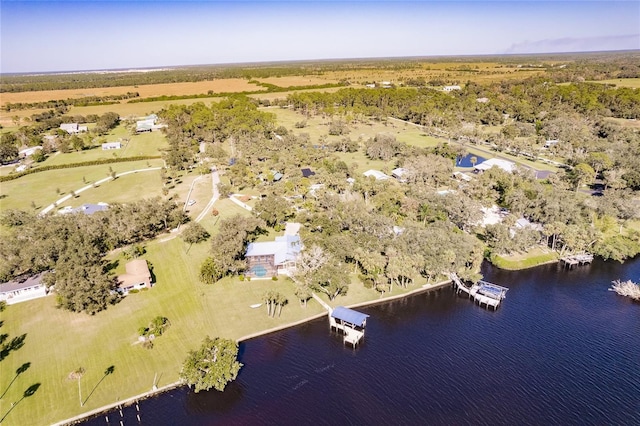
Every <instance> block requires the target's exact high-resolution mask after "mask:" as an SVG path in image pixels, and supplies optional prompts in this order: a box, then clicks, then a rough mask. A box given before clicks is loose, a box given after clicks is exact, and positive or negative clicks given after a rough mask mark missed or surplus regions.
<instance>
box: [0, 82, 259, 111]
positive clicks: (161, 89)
mask: <svg viewBox="0 0 640 426" xmlns="http://www.w3.org/2000/svg"><path fill="white" fill-rule="evenodd" d="M210 90H211V91H213V92H214V93H223V92H224V93H227V92H248V91H259V90H266V89H265V88H263V87H260V86H257V85H255V84H252V83H249V81H248V80H245V79H242V78H227V79H220V80H211V81H198V82H193V83H168V84H145V85H140V86H121V87H99V88H92V89H71V90H45V91H40V92H19V93H3V94H2V97H1V98H0V99H1V100H0V107H2V106H4V105H6V104H7V103H18V102H27V103H31V102H43V101H51V100H58V99H72V98H83V97H87V96H108V95H124V94H126V93H128V92H138V93H139V94H140V98H143V99H144V98H150V97H154V96H162V95H166V96H173V95H198V94H202V93H207V92H208V91H210Z"/></svg>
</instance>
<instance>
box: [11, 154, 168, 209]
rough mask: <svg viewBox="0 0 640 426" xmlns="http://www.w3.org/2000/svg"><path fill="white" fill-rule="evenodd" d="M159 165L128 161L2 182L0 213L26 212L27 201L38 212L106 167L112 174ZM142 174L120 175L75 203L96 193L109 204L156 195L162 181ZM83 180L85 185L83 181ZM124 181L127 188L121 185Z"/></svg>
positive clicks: (100, 174)
mask: <svg viewBox="0 0 640 426" xmlns="http://www.w3.org/2000/svg"><path fill="white" fill-rule="evenodd" d="M162 165H163V162H162V160H149V161H132V162H126V163H115V164H104V165H99V166H86V167H75V168H71V169H61V170H49V171H46V172H41V173H34V174H31V175H27V176H23V177H21V178H18V179H15V180H11V181H9V182H3V183H2V186H1V187H0V188H1V195H3V196H5V197H3V198H2V199H1V200H0V206H1V208H2V209H3V210H4V209H22V210H30V209H32V207H31V202H32V201H33V202H34V203H35V204H36V208H37V209H42V208H44V207H46V206H47V205H49V204H51V203H53V202H54V201H56V200H58V199H60V198H61V196H63V195H64V194H68V193H69V191H76V190H78V189H79V188H82V187H84V186H86V185H87V184H90V183H91V182H95V181H98V180H100V179H103V178H105V177H107V175H108V173H109V167H111V168H112V169H113V171H115V172H116V173H121V172H126V171H129V170H137V169H145V168H147V167H161V166H162ZM145 173H151V174H152V175H153V176H155V178H151V177H149V175H146V174H145ZM145 173H141V174H134V175H131V176H129V175H128V176H123V177H122V178H118V179H116V180H115V181H113V182H109V183H106V184H103V185H101V186H100V187H99V188H91V189H89V190H87V191H85V192H83V193H81V194H79V195H80V197H79V198H77V199H76V200H77V201H78V204H82V203H84V202H90V201H89V200H91V199H92V197H93V194H99V197H100V199H99V200H97V201H104V202H106V203H109V202H110V201H111V202H113V201H119V200H124V199H127V200H128V199H138V198H145V197H146V198H148V197H149V196H150V195H149V194H152V193H154V192H157V193H160V190H161V185H162V182H161V181H160V178H159V177H158V176H157V174H156V173H157V172H145ZM83 177H84V179H85V181H86V182H87V184H85V183H84V182H83V180H82V178H83ZM135 179H141V180H145V181H146V179H151V180H149V181H147V182H148V184H149V185H148V186H144V185H140V184H137V183H135V182H136V181H135ZM118 181H120V182H118ZM127 182H128V183H129V185H131V186H127V185H125V184H126V183H127ZM110 185H115V186H110ZM122 185H124V186H122ZM56 188H57V189H60V195H59V194H58V193H57V192H56ZM131 188H136V190H135V191H134V190H133V189H131ZM85 200H87V201H85ZM125 201H126V200H125Z"/></svg>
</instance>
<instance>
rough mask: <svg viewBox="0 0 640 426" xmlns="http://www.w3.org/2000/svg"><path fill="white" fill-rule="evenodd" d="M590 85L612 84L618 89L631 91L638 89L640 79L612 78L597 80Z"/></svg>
mask: <svg viewBox="0 0 640 426" xmlns="http://www.w3.org/2000/svg"><path fill="white" fill-rule="evenodd" d="M592 83H600V84H614V85H616V86H618V87H631V88H633V89H638V88H640V78H614V79H612V80H598V81H592Z"/></svg>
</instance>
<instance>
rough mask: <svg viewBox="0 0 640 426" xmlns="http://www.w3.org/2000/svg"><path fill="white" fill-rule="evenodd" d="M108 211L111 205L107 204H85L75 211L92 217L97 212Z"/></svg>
mask: <svg viewBox="0 0 640 426" xmlns="http://www.w3.org/2000/svg"><path fill="white" fill-rule="evenodd" d="M107 209H109V205H108V204H105V203H101V204H83V205H81V206H80V207H78V208H77V209H74V210H73V211H74V212H75V213H84V214H88V215H92V214H94V213H95V212H101V211H105V210H107Z"/></svg>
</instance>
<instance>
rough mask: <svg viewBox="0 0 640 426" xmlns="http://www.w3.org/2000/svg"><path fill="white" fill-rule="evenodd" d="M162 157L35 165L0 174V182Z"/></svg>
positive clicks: (146, 156) (151, 156)
mask: <svg viewBox="0 0 640 426" xmlns="http://www.w3.org/2000/svg"><path fill="white" fill-rule="evenodd" d="M160 158H162V157H161V156H159V155H140V156H137V157H125V158H105V159H102V160H92V161H82V162H80V163H69V164H55V165H54V164H52V165H49V166H42V167H37V168H34V169H28V170H25V171H24V172H20V173H14V174H10V175H6V176H0V182H7V181H10V180H14V179H18V178H21V177H22V176H26V175H30V174H33V173H40V172H46V171H48V170H58V169H72V168H75V167H85V166H99V165H101V164H112V163H126V162H129V161H141V160H157V159H160Z"/></svg>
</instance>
